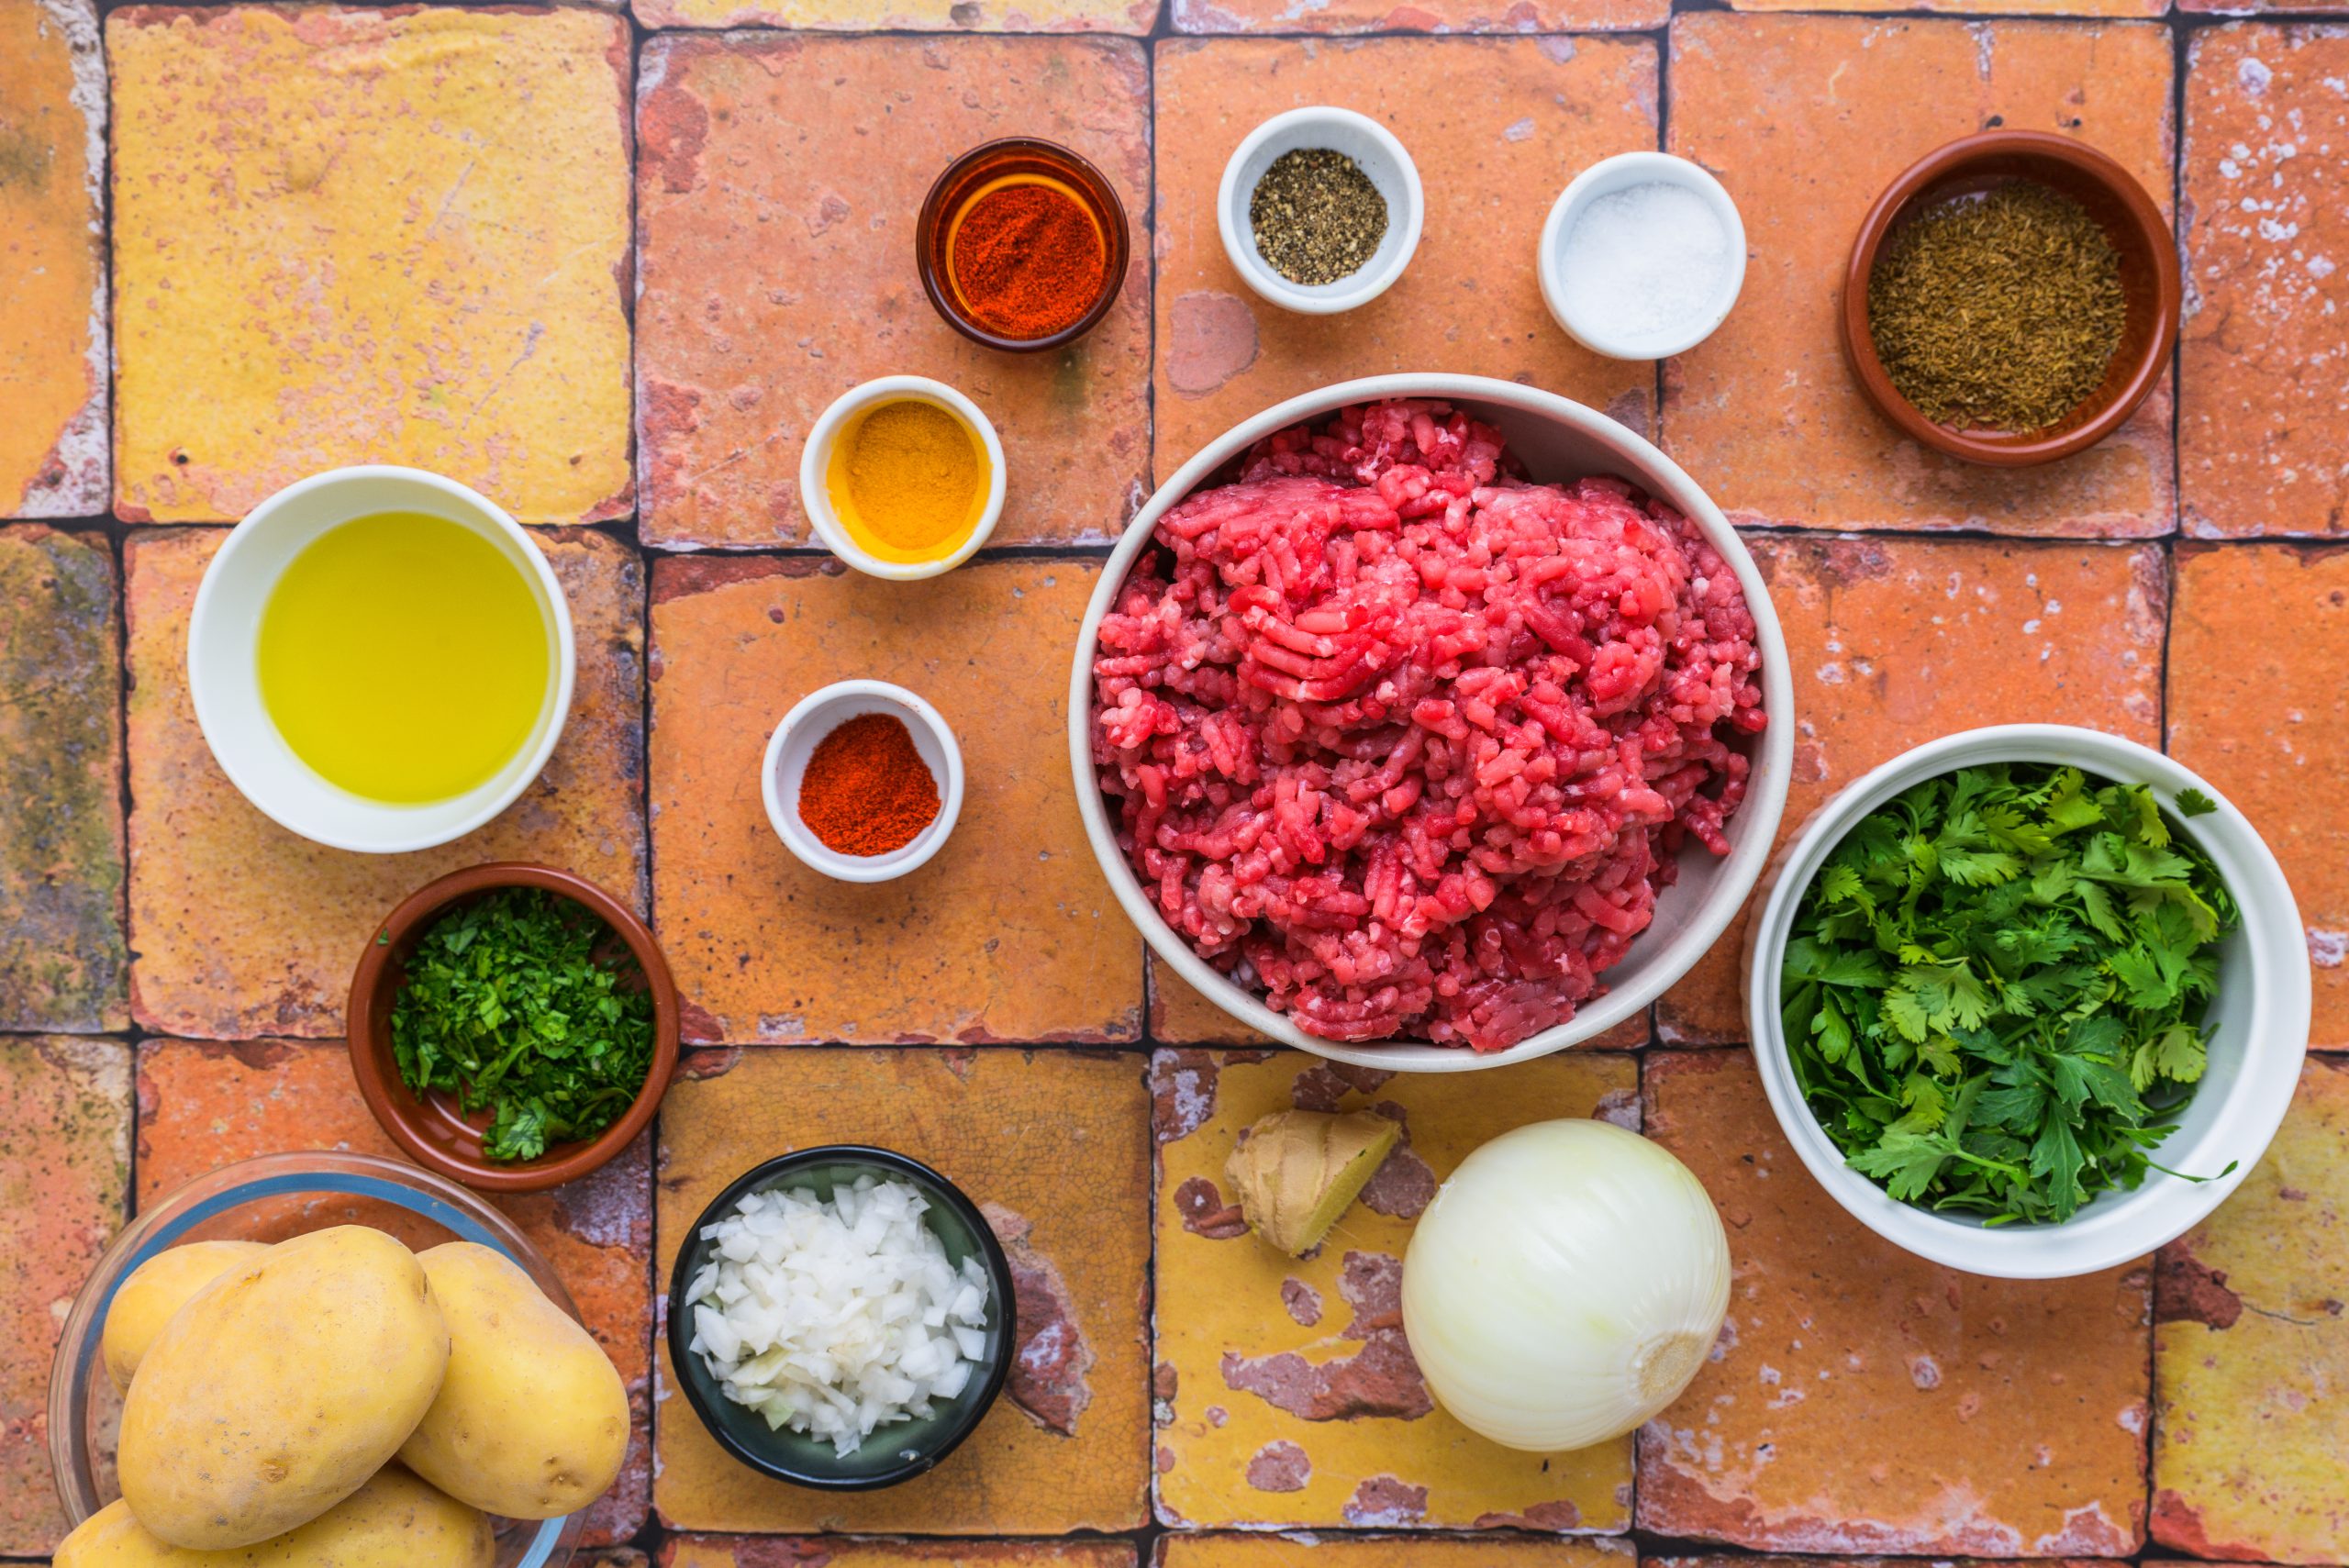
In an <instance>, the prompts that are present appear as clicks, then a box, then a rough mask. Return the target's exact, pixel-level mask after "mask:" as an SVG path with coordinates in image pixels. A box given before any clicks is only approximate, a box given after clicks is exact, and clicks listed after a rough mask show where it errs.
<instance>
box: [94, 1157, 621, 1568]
mask: <svg viewBox="0 0 2349 1568" xmlns="http://www.w3.org/2000/svg"><path fill="white" fill-rule="evenodd" d="M300 1193H329V1194H337V1195H346V1196H351V1197H365V1198H373V1199H374V1200H376V1201H378V1202H383V1203H389V1204H395V1205H396V1206H398V1207H401V1208H405V1209H406V1210H407V1211H408V1212H409V1213H411V1214H415V1215H418V1216H421V1217H422V1218H425V1219H428V1220H430V1221H431V1222H432V1223H434V1224H436V1225H439V1226H440V1227H441V1228H442V1229H446V1230H449V1231H451V1232H452V1233H454V1234H455V1235H456V1236H458V1237H460V1238H462V1240H468V1241H475V1242H479V1243H480V1244H481V1245H483V1246H484V1247H494V1248H495V1249H496V1250H497V1251H500V1252H503V1253H505V1254H506V1256H507V1257H508V1258H511V1259H512V1260H513V1261H514V1262H515V1263H516V1264H517V1265H518V1266H519V1267H520V1268H521V1269H522V1271H523V1272H524V1273H527V1274H529V1276H530V1278H531V1280H532V1282H533V1283H535V1284H537V1285H538V1287H539V1288H540V1290H542V1291H544V1292H545V1293H546V1295H547V1298H548V1299H549V1300H551V1301H552V1302H553V1303H554V1304H555V1305H556V1306H557V1307H562V1309H563V1310H564V1311H565V1312H567V1313H569V1314H570V1315H571V1316H572V1317H573V1318H578V1316H579V1308H578V1307H577V1306H576V1305H575V1304H574V1303H573V1301H572V1299H571V1293H570V1292H569V1291H568V1290H566V1289H565V1288H564V1287H563V1283H562V1275H561V1274H559V1273H556V1272H555V1268H554V1265H553V1264H552V1263H551V1262H548V1260H547V1258H546V1255H545V1254H544V1253H542V1252H540V1251H539V1250H538V1248H537V1247H536V1246H534V1245H532V1244H531V1241H530V1239H529V1237H527V1236H525V1235H523V1234H522V1232H521V1231H520V1229H518V1228H517V1227H516V1226H515V1224H514V1222H513V1221H512V1220H510V1219H508V1218H507V1217H506V1216H505V1215H503V1214H501V1213H499V1212H498V1211H497V1210H496V1209H495V1208H492V1207H490V1206H489V1205H488V1204H487V1203H485V1202H484V1201H483V1200H482V1199H481V1198H479V1197H478V1196H476V1195H473V1193H470V1192H468V1191H466V1190H465V1189H464V1188H463V1187H461V1186H459V1185H457V1184H455V1183H454V1182H450V1181H446V1180H443V1179H442V1178H441V1177H440V1176H437V1175H434V1174H433V1173H431V1172H429V1171H427V1170H424V1169H423V1168H421V1167H420V1166H416V1165H410V1164H407V1163H406V1162H402V1161H398V1160H389V1159H385V1158H384V1157H383V1156H382V1155H378V1154H358V1153H352V1152H350V1151H343V1150H317V1151H310V1152H306V1153H287V1154H263V1155H261V1156H259V1157H258V1158H256V1159H251V1160H240V1161H239V1162H236V1163H234V1164H229V1165H223V1166H221V1167H219V1168H218V1169H217V1170H215V1171H210V1172H207V1173H205V1174H204V1175H201V1176H198V1177H196V1178H195V1180H194V1181H191V1182H189V1183H187V1184H185V1185H184V1186H181V1187H179V1188H177V1189H176V1190H174V1191H173V1192H171V1193H169V1194H166V1195H164V1196H163V1197H161V1198H160V1199H158V1200H157V1201H155V1202H154V1203H151V1204H147V1205H143V1206H141V1207H140V1208H139V1212H138V1214H137V1215H136V1216H134V1217H133V1218H131V1220H130V1222H129V1223H128V1224H127V1225H125V1226H124V1227H123V1228H122V1232H121V1234H119V1235H117V1237H116V1238H115V1239H114V1240H113V1241H112V1242H111V1243H109V1244H108V1246H107V1247H106V1251H104V1252H103V1253H101V1254H100V1255H99V1258H98V1261H97V1263H96V1264H95V1266H94V1267H93V1268H92V1269H91V1270H90V1276H89V1278H88V1279H86V1280H85V1281H83V1284H82V1288H81V1290H80V1292H79V1293H78V1294H76V1295H75V1296H74V1297H73V1305H72V1308H71V1310H69V1311H68V1312H67V1313H66V1316H65V1323H64V1327H63V1329H61V1331H60V1333H59V1334H58V1339H57V1356H56V1359H55V1360H54V1361H53V1362H51V1363H50V1373H49V1457H50V1469H51V1471H52V1473H54V1474H55V1476H56V1478H57V1496H58V1500H59V1501H60V1502H61V1503H62V1504H63V1505H64V1506H65V1518H66V1521H67V1523H68V1524H69V1525H79V1524H81V1522H82V1521H83V1520H84V1519H86V1518H89V1517H90V1516H91V1515H92V1514H95V1513H96V1512H97V1511H98V1510H99V1509H100V1508H102V1507H105V1506H106V1502H105V1500H104V1499H102V1498H101V1497H100V1496H99V1495H98V1485H97V1480H96V1477H95V1475H93V1474H92V1473H91V1470H90V1463H89V1429H88V1416H89V1411H88V1407H87V1404H86V1401H85V1399H84V1397H83V1393H84V1391H85V1390H86V1389H87V1388H88V1387H89V1385H90V1378H91V1375H92V1373H94V1372H95V1371H96V1370H97V1359H98V1346H99V1337H100V1335H101V1333H102V1332H103V1331H104V1329H105V1327H106V1308H107V1307H110V1306H111V1305H113V1302H114V1296H115V1292H116V1291H117V1289H119V1288H120V1287H121V1284H122V1282H123V1281H124V1280H125V1279H126V1278H128V1276H129V1274H130V1272H131V1271H132V1270H133V1269H136V1268H137V1267H139V1264H141V1263H143V1262H146V1261H147V1260H148V1259H150V1258H151V1257H153V1256H154V1255H155V1254H156V1253H158V1252H160V1251H163V1250H164V1249H165V1248H167V1247H170V1246H173V1245H174V1244H176V1243H177V1242H178V1241H179V1240H181V1238H183V1237H184V1236H185V1235H186V1233H187V1232H188V1231H189V1230H191V1229H194V1228H195V1227H196V1226H198V1225H201V1224H202V1223H204V1222H205V1221H206V1220H207V1219H212V1218H217V1217H218V1216H220V1215H223V1214H226V1213H228V1212H230V1211H232V1210H234V1209H237V1208H239V1207H242V1206H244V1205H246V1204H249V1203H254V1202H258V1201H261V1200H262V1199H265V1198H279V1197H286V1196H291V1195H295V1194H300ZM322 1229H323V1228H322ZM583 1528H584V1527H583V1523H582V1519H581V1516H579V1515H577V1514H571V1515H567V1516H565V1517H563V1518H552V1519H546V1520H543V1521H540V1523H539V1524H538V1527H537V1529H535V1530H533V1531H531V1532H530V1534H529V1539H528V1543H527V1546H526V1549H525V1550H524V1551H523V1553H522V1556H521V1559H520V1561H519V1562H517V1563H516V1564H515V1568H562V1565H563V1564H564V1563H566V1562H569V1561H570V1559H571V1554H572V1551H573V1548H574V1547H575V1546H576V1544H577V1542H578V1539H579V1535H580V1532H581V1530H582V1529H583Z"/></svg>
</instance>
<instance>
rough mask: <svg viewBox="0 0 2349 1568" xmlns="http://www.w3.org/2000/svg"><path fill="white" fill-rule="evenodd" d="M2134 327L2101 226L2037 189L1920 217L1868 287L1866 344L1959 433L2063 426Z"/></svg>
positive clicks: (1960, 202) (2013, 189)
mask: <svg viewBox="0 0 2349 1568" xmlns="http://www.w3.org/2000/svg"><path fill="white" fill-rule="evenodd" d="M2127 316H2128V307H2127V303H2126V299H2125V297H2124V295H2122V293H2121V258H2120V256H2119V254H2118V253H2117V252H2116V251H2114V250H2113V248H2112V242H2111V241H2110V239H2107V238H2106V237H2105V232H2104V228H2103V226H2102V225H2100V224H2099V223H2098V222H2097V221H2096V219H2095V218H2094V217H2091V216H2089V213H2088V211H2087V208H2086V207H2084V206H2081V205H2080V204H2079V203H2078V202H2076V201H2074V200H2073V199H2072V198H2071V197H2069V196H2067V195H2063V194H2062V193H2061V192H2058V191H2053V190H2050V189H2048V188H2047V187H2046V186H2044V185H2041V184H2036V183H2032V182H2029V181H2016V182H2014V183H2010V184H2006V185H2001V186H1999V187H1998V189H1996V190H1993V191H1991V192H1989V193H1988V194H1987V195H1979V196H1961V197H1957V198H1955V199H1954V200H1951V201H1946V202H1943V203H1941V204H1940V205H1938V206H1932V207H1930V208H1928V209H1926V210H1925V211H1924V212H1922V213H1920V214H1919V215H1918V216H1917V217H1913V218H1910V219H1909V221H1908V222H1906V223H1904V224H1902V225H1901V226H1900V227H1899V228H1897V229H1895V230H1894V231H1893V233H1892V236H1891V238H1890V239H1889V240H1888V241H1887V244H1886V246H1885V249H1884V252H1883V254H1882V255H1880V256H1879V257H1878V258H1877V259H1876V270H1875V271H1874V272H1871V273H1870V274H1869V276H1868V336H1869V337H1870V338H1871V339H1874V341H1875V344H1876V357H1877V358H1878V359H1880V360H1882V361H1884V368H1885V373H1887V375H1889V376H1890V377H1891V378H1892V384H1893V386H1894V388H1895V389H1896V390H1897V391H1898V392H1899V394H1900V395H1901V396H1903V397H1905V398H1907V399H1908V400H1909V402H1910V403H1911V404H1913V405H1915V406H1916V408H1917V410H1918V412H1920V413H1921V414H1923V415H1924V416H1925V417H1927V418H1928V419H1932V420H1933V421H1935V422H1936V423H1939V424H1943V425H1949V426H1953V427H1955V428H1962V429H1963V428H1974V429H1987V430H2003V431H2012V432H2015V433H2017V434H2024V433H2028V432H2030V431H2033V430H2043V429H2045V428H2048V427H2049V426H2051V425H2054V423H2056V421H2058V420H2060V419H2062V418H2063V417H2064V416H2065V415H2066V414H2069V413H2070V412H2072V410H2074V409H2075V408H2077V407H2078V406H2080V405H2081V404H2082V403H2084V402H2086V401H2087V398H2088V396H2089V395H2090V394H2092V393H2094V392H2095V391H2096V389H2097V387H2098V385H2099V384H2101V383H2102V382H2103V380H2104V375H2105V370H2106V367H2107V366H2109V365H2110V363H2111V361H2112V355H2113V351H2114V350H2116V349H2118V348H2119V347H2120V346H2121V328H2122V327H2123V325H2124V324H2125V323H2126V320H2127Z"/></svg>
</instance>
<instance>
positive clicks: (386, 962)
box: [343, 861, 681, 1193]
mask: <svg viewBox="0 0 2349 1568" xmlns="http://www.w3.org/2000/svg"><path fill="white" fill-rule="evenodd" d="M509 887H536V888H540V889H543V890H544V891H546V892H549V893H551V894H554V895H557V896H558V897H562V898H567V899H569V900H571V901H572V902H573V903H574V904H578V905H581V906H584V907H585V908H586V909H588V910H589V911H591V912H592V913H594V914H595V915H596V916H597V917H600V918H601V919H602V920H603V922H604V923H605V924H606V925H607V926H608V927H610V928H611V929H612V931H613V932H614V934H616V935H617V936H618V937H619V939H620V940H622V941H624V942H626V943H627V944H628V948H629V952H630V953H632V954H633V955H634V956H635V958H636V962H637V966H638V967H639V968H640V969H641V970H642V971H643V973H644V979H645V984H646V986H647V988H648V989H649V990H650V991H651V995H652V1065H651V1069H650V1070H649V1071H648V1072H647V1073H645V1078H644V1084H643V1086H642V1087H641V1088H640V1089H638V1090H637V1092H636V1098H635V1099H633V1100H631V1101H630V1102H629V1107H628V1109H627V1110H626V1111H624V1112H623V1113H621V1115H620V1118H619V1119H618V1120H617V1121H615V1122H613V1123H612V1125H611V1126H609V1127H607V1128H606V1129H604V1130H603V1131H602V1132H599V1133H597V1134H596V1136H595V1137H594V1138H592V1139H589V1140H586V1141H584V1142H583V1143H576V1144H573V1145H572V1146H570V1147H569V1149H568V1151H567V1152H563V1153H555V1152H553V1151H549V1152H548V1153H545V1154H541V1155H540V1156H539V1157H538V1158H537V1159H535V1160H523V1161H518V1162H509V1163H499V1164H492V1163H491V1162H489V1161H488V1160H487V1159H486V1158H483V1159H480V1160H478V1162H465V1161H461V1160H457V1159H453V1158H451V1156H450V1154H449V1153H448V1151H446V1150H444V1149H442V1148H440V1146H438V1145H437V1144H434V1143H433V1142H431V1141H430V1140H428V1139H425V1138H423V1137H421V1136H420V1135H418V1134H417V1131H416V1129H415V1126H414V1124H413V1121H412V1119H411V1113H410V1112H409V1110H408V1108H407V1107H408V1106H409V1105H410V1104H412V1103H413V1101H414V1098H415V1096H414V1095H412V1094H411V1093H410V1091H409V1090H408V1087H407V1085H406V1084H404V1083H402V1082H401V1081H400V1076H399V1072H398V1069H397V1068H396V1067H395V1065H393V1063H392V1061H391V1027H392V1018H391V1008H390V1006H389V1005H388V1004H386V1005H385V1006H383V1007H381V1008H378V1006H376V1000H375V997H376V993H377V992H378V991H379V990H380V989H382V988H383V987H384V985H385V984H388V979H389V977H388V974H387V973H386V972H387V971H388V970H389V968H390V966H391V961H392V954H393V952H394V951H395V950H396V949H397V948H398V947H399V945H400V944H401V943H403V942H404V941H406V940H407V938H408V937H409V936H410V935H411V934H413V933H415V932H416V931H417V929H419V928H421V927H423V926H424V925H426V924H427V923H428V922H429V921H430V920H431V919H432V918H433V917H435V916H437V915H439V914H440V912H441V911H443V910H444V909H446V908H447V907H448V906H450V905H451V904H453V903H454V902H456V901H457V900H458V899H460V898H465V897H470V896H472V895H474V894H478V893H487V892H492V891H495V890H496V889H499V888H509ZM680 1017H681V1008H680V1006H679V1003H678V998H677V983H676V980H675V977H674V975H673V974H672V973H670V970H669V961H668V958H667V956H666V955H665V954H663V953H662V951H661V944H660V942H659V940H656V939H655V938H654V936H653V935H652V931H651V928H650V927H648V926H647V925H646V924H645V923H644V921H643V920H642V919H641V918H640V917H638V915H637V913H636V911H635V910H633V909H631V908H629V906H627V905H626V904H623V903H622V902H620V900H618V899H617V898H615V897H613V896H612V895H610V894H608V893H607V892H605V891H604V890H603V889H602V888H600V887H598V886H596V884H594V883H592V882H590V881H588V880H587V879H586V878H585V877H584V876H580V875H578V874H576V873H573V872H567V871H563V870H561V869H560V868H558V867H555V866H550V865H540V864H537V863H535V862H529V861H492V862H487V863H486V864H483V865H476V866H467V867H465V868H463V869H462V870H460V871H452V872H451V873H449V874H447V875H446V876H441V877H436V878H435V879H434V880H432V881H430V882H429V883H426V884H424V885H423V886H422V887H420V888H417V890H416V891H415V892H414V893H411V894H409V895H407V896H406V898H403V899H402V900H400V902H399V903H398V905H397V906H395V907H394V908H393V910H392V912H391V913H390V914H388V915H386V916H384V918H383V919H381V920H380V921H378V922H376V925H375V928H374V929H373V931H372V932H371V933H370V934H369V936H368V938H367V945H366V946H365V947H364V948H363V949H362V950H361V951H360V954H359V962H358V964H357V966H356V967H355V968H354V969H353V970H352V972H351V994H350V999H349V1001H348V1002H347V1003H346V1005H345V1007H344V1013H343V1018H344V1035H345V1037H346V1049H347V1050H348V1051H349V1052H350V1054H351V1073H352V1075H353V1076H354V1077H356V1078H357V1079H358V1081H359V1094H360V1097H361V1098H362V1099H364V1100H365V1101H366V1102H367V1109H368V1110H369V1111H370V1112H371V1113H372V1114H373V1116H374V1118H375V1122H376V1125H377V1126H379V1127H381V1128H382V1129H384V1132H385V1133H386V1134H387V1135H389V1137H390V1138H391V1140H392V1141H393V1142H395V1143H396V1144H398V1145H399V1147H400V1151H401V1152H403V1153H405V1154H406V1155H407V1157H408V1158H409V1159H411V1160H413V1161H415V1162H417V1164H419V1165H421V1166H423V1167H424V1168H425V1169H427V1170H429V1171H430V1172H432V1173H434V1174H436V1175H440V1176H443V1177H446V1178H448V1179H449V1180H451V1181H454V1182H458V1183H461V1184H463V1185H465V1186H468V1187H472V1188H474V1189H475V1190H477V1191H480V1192H495V1193H534V1192H543V1191H544V1190H546V1189H547V1188H549V1187H552V1186H559V1185H561V1184H563V1183H564V1182H569V1181H575V1180H577V1179H578V1178H579V1177H581V1176H584V1175H586V1174H587V1173H589V1172H591V1171H595V1170H598V1169H600V1168H601V1167H603V1166H604V1165H606V1164H608V1163H609V1162H611V1161H612V1160H613V1159H615V1158H617V1157H618V1155H619V1153H620V1151H623V1150H625V1149H626V1148H627V1147H628V1146H629V1144H630V1143H632V1142H634V1141H635V1140H636V1137H637V1134H639V1133H640V1132H642V1131H643V1130H644V1129H646V1128H647V1127H649V1126H651V1122H652V1117H653V1113H654V1112H655V1111H657V1110H659V1109H660V1106H661V1100H662V1096H663V1095H666V1094H667V1093H668V1092H669V1083H670V1080H671V1079H672V1078H673V1077H674V1075H675V1073H676V1069H677V1054H678V1049H679V1047H678V1029H679V1023H680Z"/></svg>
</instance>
